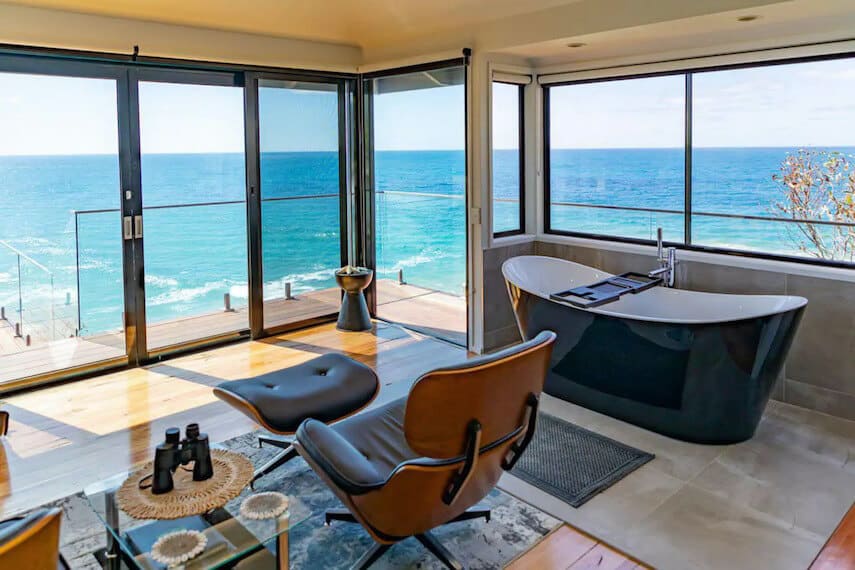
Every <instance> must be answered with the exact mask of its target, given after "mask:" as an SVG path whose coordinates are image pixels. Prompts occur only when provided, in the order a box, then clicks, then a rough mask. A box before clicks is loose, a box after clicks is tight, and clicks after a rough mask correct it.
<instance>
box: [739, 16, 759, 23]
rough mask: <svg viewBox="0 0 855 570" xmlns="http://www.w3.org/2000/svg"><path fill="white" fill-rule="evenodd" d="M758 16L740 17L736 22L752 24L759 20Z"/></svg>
mask: <svg viewBox="0 0 855 570" xmlns="http://www.w3.org/2000/svg"><path fill="white" fill-rule="evenodd" d="M759 19H760V16H740V17H739V18H737V19H736V21H737V22H753V21H754V20H759Z"/></svg>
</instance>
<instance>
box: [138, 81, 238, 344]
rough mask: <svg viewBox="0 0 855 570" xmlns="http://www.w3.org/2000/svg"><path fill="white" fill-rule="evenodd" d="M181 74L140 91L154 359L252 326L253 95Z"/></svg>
mask: <svg viewBox="0 0 855 570" xmlns="http://www.w3.org/2000/svg"><path fill="white" fill-rule="evenodd" d="M176 75H180V74H173V73H167V74H164V73H161V72H151V73H146V74H144V75H142V77H141V78H142V79H143V80H141V81H140V82H139V84H138V85H139V130H140V155H141V180H142V192H141V193H142V204H143V207H142V218H143V224H142V227H144V228H145V230H144V232H140V229H139V228H135V230H136V232H137V233H142V234H143V236H144V246H143V250H144V267H145V275H144V278H143V279H144V289H145V323H146V340H147V343H146V345H147V351H148V352H152V351H157V350H161V349H164V348H167V347H171V346H175V345H181V344H185V343H188V342H194V341H199V340H204V339H209V338H212V337H217V336H222V335H226V334H230V333H234V332H236V331H241V330H246V329H248V327H249V317H248V310H247V300H248V287H247V247H246V243H247V242H246V197H245V196H246V175H245V159H244V118H243V88H242V87H236V86H234V76H233V75H232V74H223V75H206V76H205V78H204V79H205V80H206V83H195V82H192V83H187V82H182V83H176V82H174V78H175V76H176ZM194 79H195V78H194V77H193V76H192V75H191V76H189V77H187V80H188V81H194Z"/></svg>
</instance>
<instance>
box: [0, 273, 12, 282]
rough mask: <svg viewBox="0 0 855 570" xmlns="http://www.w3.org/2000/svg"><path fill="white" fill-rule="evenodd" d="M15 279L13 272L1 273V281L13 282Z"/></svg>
mask: <svg viewBox="0 0 855 570" xmlns="http://www.w3.org/2000/svg"><path fill="white" fill-rule="evenodd" d="M12 281H14V278H13V277H12V274H11V273H0V283H11V282H12Z"/></svg>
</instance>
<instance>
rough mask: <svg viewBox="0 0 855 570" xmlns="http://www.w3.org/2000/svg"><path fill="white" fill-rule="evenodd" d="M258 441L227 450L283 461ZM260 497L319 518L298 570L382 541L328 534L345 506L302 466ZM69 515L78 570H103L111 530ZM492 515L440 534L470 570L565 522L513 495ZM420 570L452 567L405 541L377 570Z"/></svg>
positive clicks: (296, 559) (276, 476)
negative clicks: (333, 514) (297, 504)
mask: <svg viewBox="0 0 855 570" xmlns="http://www.w3.org/2000/svg"><path fill="white" fill-rule="evenodd" d="M256 435H257V434H254V433H249V434H245V435H242V436H238V437H236V438H234V439H231V440H229V441H227V442H225V443H224V444H223V445H224V446H225V447H227V448H229V449H232V450H235V451H239V452H240V453H243V454H245V455H246V456H247V457H249V458H250V459H251V460H252V462H253V463H254V464H256V465H260V464H263V463H265V462H266V461H267V460H268V459H270V458H271V457H272V456H273V454H275V453H276V451H277V450H276V449H275V448H271V447H270V446H268V447H265V448H263V449H259V448H258V445H257V439H256ZM256 489H258V490H261V491H282V492H285V493H287V494H289V495H292V496H295V497H298V498H299V500H300V501H301V502H302V503H303V504H305V505H306V506H307V507H309V508H310V509H311V512H312V517H311V518H310V519H309V520H307V521H306V522H304V523H301V524H299V525H298V526H297V527H296V528H294V530H292V531H291V534H290V537H289V538H290V543H291V549H290V551H291V568H293V569H295V570H300V569H307V570H314V569H316V568H324V569H327V570H335V569H338V568H342V569H346V568H350V567H351V566H352V565H353V564H354V562H356V561H357V560H358V559H359V557H360V556H362V554H364V553H365V552H366V551H367V550H368V549H369V548H371V546H372V545H373V544H374V541H373V540H371V537H369V536H368V533H366V532H365V530H363V529H362V527H360V526H359V525H356V524H345V523H341V524H335V523H333V524H332V526H329V527H325V526H324V525H323V513H324V511H326V510H327V509H333V508H342V506H343V505H342V504H341V503H340V502H339V500H338V499H337V498H336V497H335V495H333V494H332V492H331V491H330V490H329V489H328V488H327V486H326V485H325V484H324V483H323V482H322V481H321V480H320V479H318V477H317V475H315V474H314V472H312V470H311V469H309V467H308V466H307V465H306V463H305V462H304V461H303V460H302V459H295V460H293V461H291V462H290V463H288V464H287V465H285V466H284V467H281V468H280V469H278V470H276V471H274V472H273V473H271V474H270V475H267V476H266V477H264V478H262V479H260V480H259V482H258V485H257V486H256ZM53 506H58V507H60V508H62V510H63V512H64V517H63V521H62V527H61V539H60V543H61V547H62V553H63V555H64V556H65V558H66V560H68V561H69V563H70V564H71V567H72V568H73V569H74V570H97V569H99V568H100V567H99V566H98V563H97V562H96V560H95V557H93V556H92V555H91V554H90V552H92V551H94V550H96V549H97V548H99V547H103V546H104V544H105V538H104V533H105V531H104V527H103V526H101V524H100V523H99V522H98V519H97V516H96V515H95V512H94V511H93V510H92V509H91V508H90V507H89V505H88V504H87V502H86V499H85V498H84V497H83V496H82V495H81V494H77V495H72V496H70V497H66V498H65V499H62V500H60V501H56V502H55V503H53ZM480 506H482V507H488V508H490V509H492V511H493V516H492V520H491V522H490V523H485V522H484V521H482V520H476V521H469V522H462V523H455V524H452V525H448V526H443V527H440V528H438V529H436V531H435V533H434V534H435V536H436V537H437V538H438V539H439V540H440V541H441V542H442V543H443V544H444V545H445V546H446V547H447V548H448V549H449V550H450V551H451V552H452V553H453V554H454V555H455V556H457V557H458V559H459V560H461V561H465V562H466V564H467V568H472V569H487V568H501V567H503V566H504V565H505V564H507V563H508V562H509V561H510V560H512V559H513V558H515V557H516V556H518V555H519V554H520V553H522V552H523V551H525V550H528V549H529V548H531V547H532V546H534V544H536V543H537V542H538V541H539V540H540V539H541V538H543V537H544V536H545V535H546V534H547V533H549V531H550V530H552V529H553V528H554V527H556V526H557V525H558V524H559V521H558V520H557V519H555V518H553V517H551V516H549V515H548V514H546V513H544V512H543V511H541V510H539V509H537V508H535V507H533V506H531V505H528V504H526V503H524V502H522V501H520V500H518V499H516V498H514V497H512V496H510V495H508V494H507V493H503V492H501V491H499V490H493V492H491V493H490V494H489V495H488V496H487V497H486V498H485V499H484V501H482V503H481V504H480ZM374 568H376V569H377V570H394V569H419V570H441V569H442V568H444V566H443V565H442V564H441V563H440V562H439V561H438V560H437V559H436V558H434V557H433V556H432V555H431V554H430V553H429V552H428V551H427V550H425V548H424V547H423V546H422V545H421V544H419V543H418V542H417V541H416V539H414V538H409V539H407V540H404V541H402V542H400V543H398V544H396V545H395V546H393V547H392V549H391V550H390V551H389V552H387V553H386V554H385V555H384V556H383V557H382V558H381V559H380V560H379V561H378V562H377V563H376V564H375V565H374V566H373V567H372V570H373V569H374Z"/></svg>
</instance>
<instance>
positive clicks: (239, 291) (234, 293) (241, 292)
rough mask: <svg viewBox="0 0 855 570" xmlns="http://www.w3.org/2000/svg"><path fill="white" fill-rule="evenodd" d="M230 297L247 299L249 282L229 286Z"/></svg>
mask: <svg viewBox="0 0 855 570" xmlns="http://www.w3.org/2000/svg"><path fill="white" fill-rule="evenodd" d="M229 295H230V296H231V298H232V299H249V283H238V284H237V285H232V286H231V287H230V288H229Z"/></svg>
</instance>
